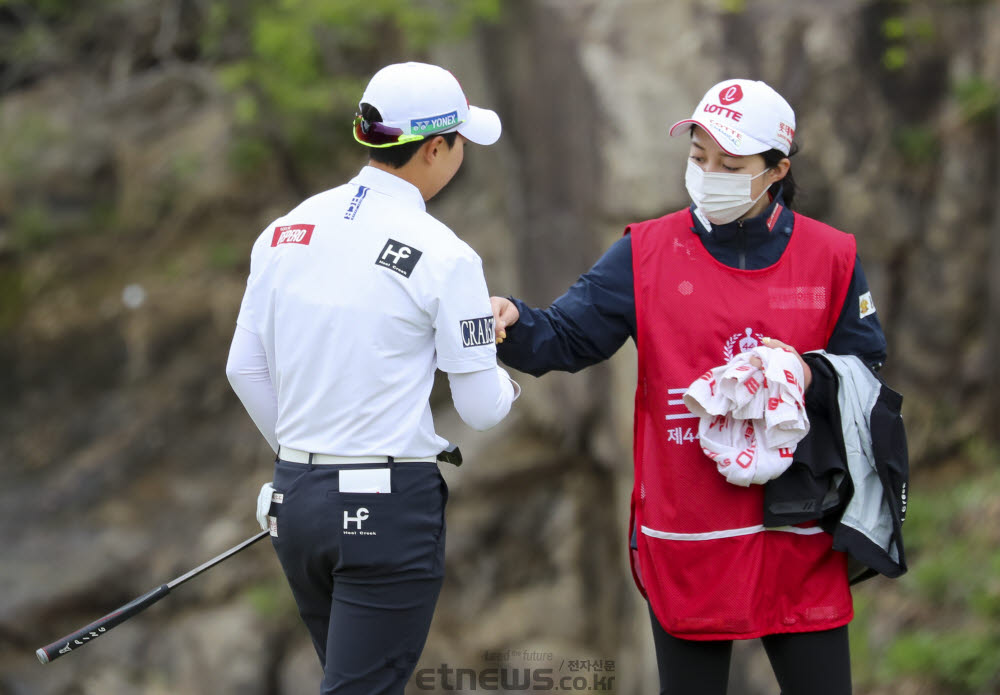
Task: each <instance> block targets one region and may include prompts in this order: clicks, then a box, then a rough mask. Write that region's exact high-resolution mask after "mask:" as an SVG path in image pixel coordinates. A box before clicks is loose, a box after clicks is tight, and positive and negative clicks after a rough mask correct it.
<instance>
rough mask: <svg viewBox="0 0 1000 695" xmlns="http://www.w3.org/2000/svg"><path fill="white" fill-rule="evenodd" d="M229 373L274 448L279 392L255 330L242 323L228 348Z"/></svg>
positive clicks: (251, 414) (275, 444) (235, 388)
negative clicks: (275, 388)
mask: <svg viewBox="0 0 1000 695" xmlns="http://www.w3.org/2000/svg"><path fill="white" fill-rule="evenodd" d="M226 376H227V377H229V383H230V384H231V385H232V387H233V391H235V392H236V395H237V396H238V397H239V399H240V401H242V402H243V407H244V408H246V409H247V412H248V413H249V414H250V419H251V420H253V422H254V424H255V425H257V429H259V430H260V433H261V434H262V435H264V439H266V440H267V443H268V444H270V445H271V448H272V449H274V451H275V452H277V451H278V438H277V436H276V435H275V432H274V429H275V425H276V424H277V422H278V395H277V393H275V390H274V384H273V383H271V372H270V370H269V369H268V367H267V355H266V354H265V352H264V345H263V344H262V343H261V342H260V337H259V336H258V335H257V334H256V333H251V332H250V331H248V330H247V329H246V328H243V327H242V326H237V327H236V332H235V333H234V334H233V344H232V345H231V346H230V348H229V361H228V362H227V363H226Z"/></svg>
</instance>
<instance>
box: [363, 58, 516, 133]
mask: <svg viewBox="0 0 1000 695" xmlns="http://www.w3.org/2000/svg"><path fill="white" fill-rule="evenodd" d="M365 103H367V104H371V105H372V106H374V107H375V108H377V109H378V110H379V113H381V114H382V125H383V126H384V127H387V128H393V129H399V130H401V131H402V139H403V140H404V141H405V140H417V139H420V138H423V137H426V136H428V135H440V134H441V133H450V132H452V131H456V130H457V131H458V132H459V133H460V134H461V135H463V136H464V137H466V138H468V139H469V140H471V141H472V142H474V143H476V144H477V145H492V144H493V143H494V142H496V141H497V140H498V139H499V138H500V130H501V128H500V117H499V116H497V114H496V112H494V111H491V110H489V109H481V108H479V107H476V106H470V105H469V100H468V99H467V98H466V96H465V92H463V91H462V85H460V84H459V83H458V80H457V79H456V78H455V76H454V75H452V74H451V73H450V72H449V71H448V70H445V69H444V68H441V67H438V66H437V65H428V64H427V63H412V62H411V63H395V64H393V65H387V66H386V67H384V68H382V69H381V70H379V71H378V72H377V73H375V75H374V76H373V77H372V79H371V81H370V82H369V83H368V87H366V88H365V93H364V95H363V96H362V97H361V102H360V104H365ZM360 104H359V108H360Z"/></svg>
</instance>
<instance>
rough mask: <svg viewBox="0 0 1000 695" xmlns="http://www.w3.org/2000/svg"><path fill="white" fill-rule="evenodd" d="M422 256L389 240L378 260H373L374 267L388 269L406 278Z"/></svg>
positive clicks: (420, 253) (415, 250)
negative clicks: (378, 266)
mask: <svg viewBox="0 0 1000 695" xmlns="http://www.w3.org/2000/svg"><path fill="white" fill-rule="evenodd" d="M422 255H423V252H422V251H419V250H418V249H415V248H413V247H412V246H409V245H408V244H404V243H402V242H400V241H396V240H395V239H389V241H387V242H386V244H385V246H383V247H382V250H381V251H380V252H379V255H378V258H376V259H375V265H380V266H382V267H383V268H389V269H390V270H393V271H395V272H397V273H399V274H400V275H402V276H403V277H406V278H408V277H410V273H412V272H413V268H414V266H416V265H417V261H419V260H420V257H421V256H422Z"/></svg>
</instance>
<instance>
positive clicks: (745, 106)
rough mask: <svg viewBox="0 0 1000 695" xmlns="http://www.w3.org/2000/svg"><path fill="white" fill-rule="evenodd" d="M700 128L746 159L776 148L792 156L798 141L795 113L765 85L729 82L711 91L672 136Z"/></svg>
mask: <svg viewBox="0 0 1000 695" xmlns="http://www.w3.org/2000/svg"><path fill="white" fill-rule="evenodd" d="M686 125H699V126H701V127H702V128H704V129H705V131H706V132H707V133H708V134H709V135H711V136H712V139H713V140H715V142H716V143H717V144H718V145H719V147H721V148H722V149H723V150H725V151H726V152H727V153H728V154H731V155H736V156H744V155H749V154H760V153H761V152H766V151H767V150H771V149H775V150H780V151H781V152H783V153H785V154H786V155H787V154H788V151H789V150H790V149H791V147H792V140H793V139H794V138H795V112H794V111H792V107H791V106H789V105H788V102H787V101H785V99H784V98H783V97H782V96H781V95H780V94H778V93H777V92H776V91H774V90H773V89H771V87H769V86H768V85H766V84H765V83H763V82H760V81H759V80H758V81H754V80H725V81H724V82H720V83H719V84H717V85H715V86H714V87H712V88H711V89H709V90H708V91H707V92H706V93H705V96H704V97H703V98H702V100H701V102H700V103H699V104H698V106H697V108H695V110H694V113H693V114H692V115H691V118H686V119H684V120H683V121H677V123H674V124H673V125H672V126H671V127H670V135H672V136H677V135H683V134H684V133H686V132H688V130H689V129H688V128H685V127H684V126H686Z"/></svg>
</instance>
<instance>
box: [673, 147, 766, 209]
mask: <svg viewBox="0 0 1000 695" xmlns="http://www.w3.org/2000/svg"><path fill="white" fill-rule="evenodd" d="M767 171H768V169H765V170H764V171H762V172H760V173H759V174H757V175H756V176H751V175H750V174H721V173H708V172H705V171H702V169H701V167H699V166H698V165H697V164H695V163H694V162H693V161H691V160H690V159H689V160H688V164H687V174H685V176H684V184H685V185H686V186H687V192H688V195H689V196H691V200H692V201H693V202H694V204H695V205H697V206H698V209H699V210H700V211H701V213H702V214H703V215H704V216H705V217H706V218H707V219H708V221H709V222H711V223H712V224H728V223H729V222H732V221H733V220H737V219H739V218H740V217H742V216H743V215H745V214H746V212H747V210H749V209H750V208H752V207H753V206H754V203H756V202H757V201H758V200H760V199H761V198H762V197H763V195H764V194H765V193H766V192H767V188H765V189H764V190H763V191H761V193H760V195H759V196H757V197H756V198H751V197H750V187H751V183H752V182H753V180H754V179H756V178H758V177H760V176H763V175H764V174H766V173H767Z"/></svg>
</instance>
